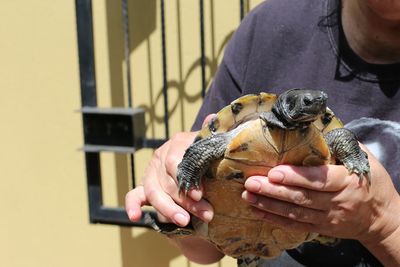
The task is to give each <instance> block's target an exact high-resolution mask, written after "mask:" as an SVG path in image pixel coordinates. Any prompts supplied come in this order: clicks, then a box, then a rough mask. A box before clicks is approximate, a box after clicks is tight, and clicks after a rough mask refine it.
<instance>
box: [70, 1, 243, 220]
mask: <svg viewBox="0 0 400 267" xmlns="http://www.w3.org/2000/svg"><path fill="white" fill-rule="evenodd" d="M121 1H122V2H121V5H122V19H123V23H122V25H123V36H124V37H123V38H124V60H125V64H126V75H125V77H126V79H127V80H126V84H127V91H128V92H127V98H128V99H127V100H128V101H127V102H128V107H127V108H99V107H98V106H97V92H96V75H95V60H94V40H93V16H92V1H91V0H76V21H77V34H78V49H79V66H80V87H81V102H82V108H81V113H82V120H83V133H84V146H83V151H84V153H85V161H86V176H87V187H88V199H89V210H90V211H89V213H90V221H91V222H92V223H106V224H117V225H125V226H141V227H149V225H147V224H146V223H145V222H144V221H143V220H141V221H139V222H137V223H132V222H130V221H129V219H128V217H127V215H126V213H125V210H124V208H122V207H107V206H105V205H104V203H103V196H102V183H101V162H100V153H102V152H105V151H108V152H113V153H126V154H129V155H130V156H129V158H130V168H131V170H130V171H131V174H132V185H133V186H135V175H134V168H135V166H134V154H135V152H136V151H137V150H138V149H141V148H156V147H159V146H160V145H161V144H162V143H163V142H164V141H165V140H166V139H168V138H169V136H170V128H169V114H168V94H167V91H168V80H167V69H168V66H167V52H166V50H167V49H166V38H167V37H166V20H167V18H166V14H165V1H164V0H159V2H160V19H161V51H162V59H161V60H162V73H160V75H162V94H163V99H164V103H163V104H164V116H163V120H164V127H165V132H164V138H162V139H154V138H147V137H146V136H145V119H144V118H145V117H144V115H145V111H144V109H141V108H135V106H134V102H133V96H132V95H133V94H132V91H133V90H134V88H133V87H132V71H131V66H130V65H131V62H130V42H129V40H130V36H129V33H130V31H129V26H130V25H129V7H128V0H121ZM239 5H240V19H242V18H243V17H244V15H245V12H246V11H247V10H248V2H247V1H246V0H240V1H239ZM199 6H200V7H199V12H200V14H199V17H200V32H199V34H200V51H201V54H200V64H201V87H200V88H201V96H202V97H204V95H205V92H206V86H207V80H206V56H205V28H204V0H199ZM246 6H247V9H246ZM146 213H148V214H150V215H151V216H155V214H154V212H152V211H146Z"/></svg>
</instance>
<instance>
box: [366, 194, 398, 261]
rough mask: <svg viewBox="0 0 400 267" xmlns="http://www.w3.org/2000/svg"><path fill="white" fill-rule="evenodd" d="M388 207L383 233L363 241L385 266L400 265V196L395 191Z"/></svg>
mask: <svg viewBox="0 0 400 267" xmlns="http://www.w3.org/2000/svg"><path fill="white" fill-rule="evenodd" d="M390 203H391V205H390V206H388V207H386V210H385V212H386V216H385V220H383V223H381V225H382V226H383V227H382V228H381V231H379V232H380V233H381V234H380V235H378V236H377V237H376V238H375V239H370V240H369V241H364V242H363V241H362V240H360V241H361V243H363V245H364V246H365V247H366V248H367V249H368V250H369V251H370V252H371V253H372V254H374V255H375V257H376V258H378V259H379V260H380V261H381V263H382V264H383V265H384V266H400V219H399V215H400V196H399V195H398V194H397V193H395V194H394V196H393V198H392V200H391V201H390Z"/></svg>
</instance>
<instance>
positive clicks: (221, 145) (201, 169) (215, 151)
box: [176, 133, 230, 194]
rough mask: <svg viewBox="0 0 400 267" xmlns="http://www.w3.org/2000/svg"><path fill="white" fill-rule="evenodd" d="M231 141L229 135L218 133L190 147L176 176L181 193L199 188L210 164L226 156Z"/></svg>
mask: <svg viewBox="0 0 400 267" xmlns="http://www.w3.org/2000/svg"><path fill="white" fill-rule="evenodd" d="M229 140H230V138H229V137H228V135H227V134H225V133H218V134H215V135H211V136H209V137H207V138H205V139H200V140H199V141H197V142H195V143H193V144H192V145H190V146H189V148H188V149H187V150H186V152H185V154H184V156H183V159H182V162H181V163H179V165H178V170H177V175H176V176H177V179H178V182H179V190H180V191H184V192H185V194H187V192H188V191H189V190H190V189H193V188H199V186H200V181H201V178H202V177H203V175H204V174H205V173H206V171H207V170H208V167H209V166H210V162H211V161H212V160H215V159H218V158H221V157H222V156H223V155H224V153H225V150H226V147H227V145H228V142H229Z"/></svg>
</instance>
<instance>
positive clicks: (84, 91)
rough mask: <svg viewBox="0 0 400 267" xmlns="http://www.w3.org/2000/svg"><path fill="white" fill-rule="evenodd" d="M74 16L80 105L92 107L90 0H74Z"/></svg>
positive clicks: (93, 71)
mask: <svg viewBox="0 0 400 267" xmlns="http://www.w3.org/2000/svg"><path fill="white" fill-rule="evenodd" d="M76 18H77V19H76V24H77V28H78V51H79V71H80V81H81V101H82V106H91V107H94V106H96V105H97V96H96V75H95V65H94V45H93V22H92V1H91V0H76Z"/></svg>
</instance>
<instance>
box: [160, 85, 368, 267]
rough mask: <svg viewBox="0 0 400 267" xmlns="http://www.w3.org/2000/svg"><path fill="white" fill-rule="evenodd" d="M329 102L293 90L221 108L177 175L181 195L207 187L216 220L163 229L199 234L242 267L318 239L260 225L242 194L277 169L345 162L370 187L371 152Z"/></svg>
mask: <svg viewBox="0 0 400 267" xmlns="http://www.w3.org/2000/svg"><path fill="white" fill-rule="evenodd" d="M326 101H327V95H326V94H325V93H324V92H322V91H314V90H306V89H292V90H289V91H286V92H284V93H283V94H281V95H279V96H276V95H273V94H267V93H261V94H260V95H247V96H243V97H241V98H239V99H237V100H235V101H233V102H232V103H231V105H229V106H227V107H225V108H223V109H222V110H221V111H220V112H219V113H218V114H217V116H216V117H215V118H214V119H213V120H212V121H211V122H210V123H209V124H208V125H207V126H206V127H204V128H203V129H202V130H201V131H200V133H199V135H198V136H197V138H196V140H195V142H194V143H193V144H192V145H191V146H190V147H189V148H188V149H187V150H186V153H185V155H184V157H183V160H182V162H181V163H180V164H179V165H178V170H177V179H178V182H179V188H180V190H181V192H184V193H187V192H188V191H189V190H191V189H193V188H199V186H200V184H202V185H203V189H204V198H205V199H207V200H208V201H209V202H210V203H211V205H212V206H213V208H214V218H213V219H212V221H211V222H209V223H208V224H207V223H204V222H202V221H200V220H198V219H197V218H196V217H194V216H193V217H192V227H193V229H192V230H191V231H188V229H184V228H179V227H176V228H175V229H173V230H171V229H170V230H167V231H164V230H162V229H161V231H163V232H164V233H166V234H169V235H171V234H173V235H177V234H195V235H198V236H201V237H203V238H205V239H207V240H209V241H210V242H211V243H213V244H214V245H215V246H216V247H217V248H218V249H219V250H221V251H222V252H223V253H224V254H226V255H230V256H232V257H235V258H238V265H239V266H240V267H250V266H257V263H258V260H259V258H260V257H261V258H273V257H277V256H279V255H280V254H281V253H282V251H284V250H286V249H291V248H295V247H297V246H299V245H300V244H302V243H303V242H306V241H310V240H312V239H314V238H316V237H317V234H315V233H305V232H296V231H288V230H287V229H282V228H280V227H278V226H275V225H271V224H269V223H267V222H264V221H262V220H259V219H258V218H257V217H255V215H254V214H253V212H252V209H251V207H250V205H248V204H247V203H245V201H242V199H241V194H242V192H243V190H244V182H245V180H246V179H247V178H248V177H250V176H254V175H264V176H265V175H267V173H268V172H269V170H270V169H271V168H273V167H274V166H277V165H280V164H291V165H299V166H317V165H324V164H344V165H345V166H346V168H347V169H348V170H349V172H351V173H356V174H358V175H359V176H360V178H362V177H364V176H366V177H367V178H368V181H370V178H369V177H370V176H369V164H368V159H367V156H366V153H365V152H364V151H362V150H361V149H360V147H359V145H358V142H357V140H356V138H355V136H354V135H353V134H352V133H351V132H350V131H349V130H346V129H344V128H343V124H342V123H341V122H340V120H339V119H338V118H336V117H335V115H334V113H333V112H332V111H331V110H330V109H329V108H327V107H326ZM160 228H162V227H160Z"/></svg>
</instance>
